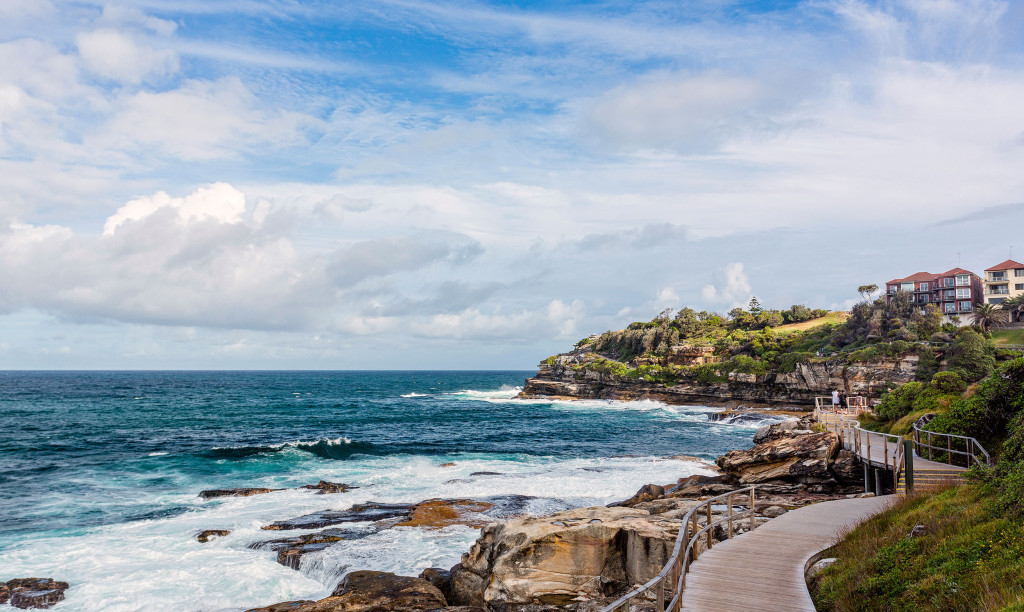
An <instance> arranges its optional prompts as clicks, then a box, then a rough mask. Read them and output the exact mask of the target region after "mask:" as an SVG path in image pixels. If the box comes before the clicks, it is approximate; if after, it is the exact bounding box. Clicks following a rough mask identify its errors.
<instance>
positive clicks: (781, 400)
mask: <svg viewBox="0 0 1024 612" xmlns="http://www.w3.org/2000/svg"><path fill="white" fill-rule="evenodd" d="M584 361H585V360H584V359H583V354H581V353H576V352H574V353H568V354H565V355H559V356H558V357H556V358H555V359H554V360H553V362H552V363H542V364H540V366H539V367H540V370H539V371H538V372H537V375H536V376H534V377H533V378H528V379H527V380H526V386H525V387H524V388H523V391H522V393H520V397H523V398H535V397H564V398H573V399H616V400H636V399H654V400H659V401H663V402H665V403H669V404H701V405H712V406H714V405H723V404H731V403H737V402H741V403H744V404H747V405H749V404H765V405H768V404H774V405H780V404H783V405H793V406H796V407H800V408H805V409H806V408H807V407H808V406H811V405H813V402H814V397H815V396H818V395H830V394H831V392H832V389H840V390H843V391H845V392H846V393H847V394H848V395H851V396H854V395H863V396H866V397H868V398H877V397H878V396H879V395H880V394H881V393H882V391H884V390H885V389H886V385H888V384H889V383H893V384H897V385H898V384H902V383H906V382H910V381H912V380H914V374H915V373H916V371H917V357H916V356H908V357H906V358H903V359H899V360H886V361H873V362H862V363H857V364H854V365H850V364H846V363H842V362H839V361H836V362H829V361H824V362H815V363H801V364H798V365H797V368H796V371H795V372H791V373H786V374H781V373H772V374H765V375H754V374H741V373H738V372H733V373H731V374H730V375H729V380H728V381H727V382H720V383H711V384H702V383H698V382H685V381H684V382H681V383H679V384H676V385H672V386H665V385H664V384H662V383H658V382H648V381H645V380H642V379H635V378H628V377H621V376H615V375H614V374H610V373H608V372H601V371H597V370H594V369H590V368H587V367H586V366H584V367H579V366H580V364H582V363H584ZM574 365H576V366H577V368H574V367H573V366H574Z"/></svg>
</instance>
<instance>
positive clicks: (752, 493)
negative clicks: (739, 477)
mask: <svg viewBox="0 0 1024 612" xmlns="http://www.w3.org/2000/svg"><path fill="white" fill-rule="evenodd" d="M755 503H756V502H755V501H754V487H750V530H751V531H753V530H754V528H755V527H756V526H757V521H755V520H754V509H755V508H756V507H757V506H755V505H754V504H755Z"/></svg>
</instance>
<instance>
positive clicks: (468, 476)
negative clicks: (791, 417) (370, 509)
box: [0, 371, 757, 611]
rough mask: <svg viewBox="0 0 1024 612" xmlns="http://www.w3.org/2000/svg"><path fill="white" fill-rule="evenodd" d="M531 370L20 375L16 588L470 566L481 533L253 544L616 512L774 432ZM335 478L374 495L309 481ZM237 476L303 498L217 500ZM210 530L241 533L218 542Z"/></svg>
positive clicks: (168, 588) (164, 605)
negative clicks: (289, 554) (358, 519)
mask: <svg viewBox="0 0 1024 612" xmlns="http://www.w3.org/2000/svg"><path fill="white" fill-rule="evenodd" d="M531 374H532V372H525V371H523V372H494V371H488V372H464V371H459V372H319V371H318V372H0V431H2V432H3V436H2V437H0V492H2V495H0V581H3V580H8V579H11V578H20V577H28V576H48V577H53V578H57V579H60V580H65V581H67V582H70V583H71V585H72V586H71V588H70V589H69V590H68V592H67V599H66V600H65V601H64V602H62V603H60V604H58V606H57V607H56V608H55V609H57V610H90V611H91V610H244V609H246V608H248V607H254V606H260V605H268V604H271V603H274V602H278V601H285V600H294V599H316V598H320V597H325V596H326V595H328V594H330V591H331V590H332V589H333V587H334V586H335V584H336V583H337V582H338V580H339V578H340V577H341V576H343V575H344V573H345V572H347V571H352V570H356V569H376V570H385V571H395V572H398V573H402V574H407V575H416V574H418V573H419V572H420V571H422V570H423V569H424V568H426V567H430V566H441V567H449V566H451V565H454V564H455V563H457V562H458V561H459V557H460V556H461V554H462V553H463V552H464V551H466V550H468V547H469V545H470V544H471V543H472V542H473V541H474V540H475V539H476V536H477V533H478V530H477V529H474V528H470V527H465V526H451V527H445V528H444V529H422V528H414V527H402V528H392V529H387V530H383V531H380V532H379V533H374V534H372V535H371V536H367V537H362V538H360V539H354V540H352V541H343V542H341V543H339V544H338V545H336V546H332V547H330V548H328V549H325V550H323V551H320V552H317V553H311V555H308V556H307V557H308V558H304V559H303V562H302V569H301V570H299V571H296V570H292V569H289V568H287V567H284V566H282V565H279V564H278V563H277V562H276V561H275V554H274V553H273V552H270V551H266V550H254V549H252V548H249V545H250V544H253V543H254V542H258V541H261V540H266V539H267V534H268V532H266V531H262V530H261V529H260V527H261V526H263V525H266V524H268V523H270V522H273V521H275V520H281V519H287V518H292V517H295V516H300V515H302V514H305V513H309V512H313V511H316V510H323V509H327V508H332V509H345V508H348V507H349V506H351V505H353V504H356V503H361V502H366V501H379V502H418V501H421V500H424V499H430V498H474V499H495V498H502V496H505V497H509V496H515V497H516V499H518V500H519V503H520V505H521V507H519V508H518V509H517V512H525V513H533V514H542V513H545V512H551V511H555V510H560V509H565V508H569V507H579V506H587V505H595V504H605V503H608V502H610V501H614V500H619V499H624V498H626V497H629V496H630V495H632V494H633V493H634V492H635V491H636V489H637V488H639V487H640V486H641V485H643V484H645V483H648V482H654V483H662V484H664V483H669V482H674V481H675V480H676V479H677V478H679V477H681V476H686V475H689V474H694V473H704V472H705V470H706V464H704V463H702V462H701V461H698V460H693V459H669V457H672V456H675V455H693V456H696V457H698V458H701V459H703V460H713V459H714V458H715V457H716V456H718V455H720V454H722V453H723V452H725V451H727V450H729V449H733V448H747V447H749V446H750V444H751V435H752V434H753V431H754V429H755V427H756V426H757V423H747V424H742V425H740V424H727V423H713V422H709V421H708V419H707V415H708V413H710V412H715V411H716V409H713V408H707V407H702V406H668V405H665V404H662V403H659V402H654V401H639V402H612V401H578V402H568V401H538V400H517V399H513V398H514V396H515V395H516V394H517V393H518V392H519V390H520V388H521V386H522V384H523V380H524V379H525V378H526V377H527V376H529V375H531ZM321 479H323V480H328V481H332V482H343V483H347V484H350V485H354V486H358V487H359V488H358V489H354V490H352V491H350V492H348V493H343V494H335V495H316V494H315V491H311V490H306V489H298V488H296V487H300V486H301V485H306V484H313V483H316V482H317V481H319V480H321ZM229 487H268V488H281V489H284V490H282V491H277V492H274V493H268V494H263V495H256V496H252V497H239V498H222V499H213V500H203V499H201V498H199V497H198V496H197V494H198V493H199V492H200V491H201V490H204V489H214V488H229ZM524 500H525V501H524ZM353 528H358V525H356V526H354V527H353ZM204 529H230V530H231V531H232V533H231V534H230V535H229V536H226V537H223V538H218V539H215V540H213V541H211V542H209V543H206V544H200V543H199V542H197V541H196V538H195V536H196V534H197V533H198V532H199V531H201V530H204ZM272 533H276V532H272ZM300 533H306V532H300Z"/></svg>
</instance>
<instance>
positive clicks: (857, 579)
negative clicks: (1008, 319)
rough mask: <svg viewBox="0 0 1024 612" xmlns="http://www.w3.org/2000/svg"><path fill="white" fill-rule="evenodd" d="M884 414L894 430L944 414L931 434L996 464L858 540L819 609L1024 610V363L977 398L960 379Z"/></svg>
mask: <svg viewBox="0 0 1024 612" xmlns="http://www.w3.org/2000/svg"><path fill="white" fill-rule="evenodd" d="M943 404H945V408H944V409H943ZM878 408H879V409H876V414H878V416H879V417H880V418H883V419H890V420H891V419H898V420H896V421H895V423H893V425H892V428H893V429H894V430H895V429H896V428H897V426H898V425H899V424H900V423H905V422H907V419H909V418H912V417H914V415H916V414H917V412H915V411H920V410H928V411H936V410H937V411H940V412H942V414H940V416H939V417H938V418H936V419H935V420H933V421H932V422H931V423H929V429H933V430H938V431H949V432H952V433H960V434H963V435H970V436H973V437H976V438H979V439H981V440H982V442H983V443H985V445H986V447H987V448H989V449H990V450H994V451H996V454H997V457H998V461H997V462H996V464H995V466H994V467H992V468H975V469H973V470H972V471H971V472H970V476H971V479H972V481H973V482H972V483H970V484H968V485H964V486H961V487H955V488H950V489H947V490H945V491H942V492H940V493H937V494H932V495H918V496H912V497H909V498H906V499H904V500H902V501H900V502H899V503H897V504H896V505H895V506H894V507H893V508H891V509H890V510H888V511H886V512H883V513H882V514H880V515H878V516H876V517H874V518H873V519H871V520H869V521H867V522H865V523H863V524H861V525H860V526H858V527H857V528H856V529H855V530H853V532H852V533H850V534H849V535H848V536H847V537H846V538H844V539H843V541H842V542H840V543H839V544H838V545H837V546H836V547H835V548H834V549H833V553H834V556H835V557H836V558H837V559H838V562H837V563H835V564H834V565H832V566H831V567H829V568H828V569H826V570H825V571H824V572H823V573H822V574H821V576H819V577H818V579H816V581H815V585H814V586H813V593H814V602H815V605H816V607H817V608H818V609H819V610H851V611H852V610H858V611H859V610H868V611H870V610H1006V611H1009V610H1024V358H1019V359H1015V360H1013V361H1010V362H1008V363H1005V364H1003V365H1002V366H1000V367H999V368H998V369H996V370H995V371H994V372H993V373H991V374H990V375H989V376H988V377H986V378H985V379H984V380H982V381H981V382H980V383H979V384H978V385H976V386H975V388H973V389H971V388H968V387H967V385H966V383H965V382H964V380H963V379H962V378H961V377H960V375H959V374H958V373H956V372H941V373H938V374H936V375H935V376H933V377H932V380H931V381H930V382H929V383H927V384H922V383H920V382H913V383H908V384H906V385H903V386H902V387H900V388H898V389H894V390H893V391H891V392H890V393H889V394H887V395H886V396H885V397H884V398H883V400H882V405H881V406H879V407H878ZM912 532H913V533H914V534H916V535H911V534H912Z"/></svg>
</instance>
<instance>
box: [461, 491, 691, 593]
mask: <svg viewBox="0 0 1024 612" xmlns="http://www.w3.org/2000/svg"><path fill="white" fill-rule="evenodd" d="M679 524H680V523H679V522H678V521H675V522H673V521H669V520H665V519H664V518H663V517H661V516H652V515H651V514H650V513H649V512H648V511H646V510H641V509H638V508H626V507H612V508H602V507H598V508H580V509H575V510H566V511H563V512H558V513H555V514H552V515H549V516H545V517H518V518H513V519H511V520H508V521H505V522H502V523H494V524H491V525H488V526H487V527H484V528H483V529H482V530H481V532H480V538H479V539H478V540H477V541H476V543H475V544H473V547H472V548H471V549H470V551H469V552H468V553H466V554H464V555H463V556H462V563H460V564H458V565H456V566H455V567H453V568H452V570H451V576H452V586H453V594H454V600H453V602H452V603H454V604H457V605H471V606H480V605H488V604H494V605H497V604H499V603H500V604H501V605H504V606H522V605H527V604H539V605H566V604H568V603H570V602H573V601H576V600H577V599H578V598H579V597H581V596H582V597H584V598H598V597H604V596H607V595H611V594H613V593H618V592H621V591H623V590H625V589H626V588H628V587H630V586H631V585H634V584H640V583H643V582H646V581H648V580H650V579H651V578H653V577H654V576H655V575H657V573H658V572H659V571H661V568H662V567H663V566H664V564H665V562H666V561H667V560H668V558H669V556H671V554H672V547H673V545H674V543H675V538H676V535H677V533H678V529H679ZM492 607H493V606H492ZM509 609H512V608H509Z"/></svg>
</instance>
